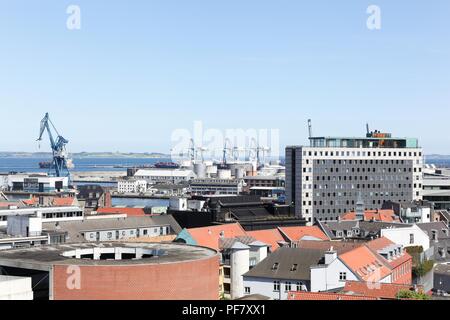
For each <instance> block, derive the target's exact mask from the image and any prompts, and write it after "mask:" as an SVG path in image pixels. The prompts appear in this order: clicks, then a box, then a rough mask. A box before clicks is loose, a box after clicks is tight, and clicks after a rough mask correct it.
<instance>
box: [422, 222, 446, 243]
mask: <svg viewBox="0 0 450 320" xmlns="http://www.w3.org/2000/svg"><path fill="white" fill-rule="evenodd" d="M417 226H418V227H419V228H420V229H422V230H423V231H424V232H425V233H426V234H427V235H428V237H429V238H430V240H431V241H433V238H432V235H433V232H436V235H437V240H445V239H450V230H449V228H448V226H447V224H446V223H445V222H444V221H439V222H428V223H417Z"/></svg>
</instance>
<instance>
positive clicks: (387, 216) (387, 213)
mask: <svg viewBox="0 0 450 320" xmlns="http://www.w3.org/2000/svg"><path fill="white" fill-rule="evenodd" d="M356 215H357V214H356V212H355V211H351V212H347V213H344V214H342V215H341V216H340V217H339V218H340V219H341V220H356ZM364 221H380V222H400V219H399V217H398V216H396V215H395V213H394V210H391V209H378V210H365V211H364Z"/></svg>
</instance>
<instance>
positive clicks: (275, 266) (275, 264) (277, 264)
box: [272, 262, 280, 271]
mask: <svg viewBox="0 0 450 320" xmlns="http://www.w3.org/2000/svg"><path fill="white" fill-rule="evenodd" d="M279 265H280V264H279V263H278V262H275V263H274V264H273V266H272V270H274V271H275V270H278V266H279Z"/></svg>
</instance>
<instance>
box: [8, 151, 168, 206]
mask: <svg viewBox="0 0 450 320" xmlns="http://www.w3.org/2000/svg"><path fill="white" fill-rule="evenodd" d="M43 161H51V159H49V158H37V157H27V158H10V157H0V173H10V172H27V173H32V172H35V173H48V172H49V169H41V168H39V162H43ZM170 161H171V160H170V159H167V158H74V159H73V164H74V166H75V167H74V168H73V169H71V171H73V172H78V171H80V172H89V171H98V172H101V171H126V168H127V167H135V166H142V165H152V164H155V163H157V162H170ZM83 184H85V183H77V184H76V185H83ZM97 184H99V185H102V186H109V187H114V186H115V185H116V184H115V183H97ZM9 197H10V198H11V199H12V198H14V199H15V200H19V199H21V198H22V197H23V196H9ZM16 198H17V199H16ZM168 204H169V201H168V200H165V199H141V198H113V199H112V205H113V206H129V207H146V206H149V207H153V206H162V207H165V206H168Z"/></svg>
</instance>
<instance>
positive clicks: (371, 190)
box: [286, 131, 423, 224]
mask: <svg viewBox="0 0 450 320" xmlns="http://www.w3.org/2000/svg"><path fill="white" fill-rule="evenodd" d="M309 140H310V145H309V146H289V147H287V148H286V201H287V203H289V204H292V205H293V206H294V207H295V214H296V216H298V217H302V218H304V219H306V220H307V221H308V223H309V224H313V223H315V222H317V221H327V220H328V221H329V220H337V219H338V217H339V215H340V214H343V213H345V212H349V211H353V210H354V209H355V207H356V203H357V201H358V196H359V194H361V197H362V200H363V201H364V203H365V205H366V208H367V209H369V210H376V209H381V208H382V206H383V203H384V202H386V201H393V202H400V203H405V202H411V201H413V200H421V199H422V183H423V182H422V181H423V172H422V166H423V153H422V149H421V148H420V147H419V142H418V140H417V139H414V138H413V139H411V138H393V137H392V135H391V134H389V133H381V132H378V131H375V132H368V133H367V135H366V137H360V138H357V137H356V138H355V137H310V138H309Z"/></svg>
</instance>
